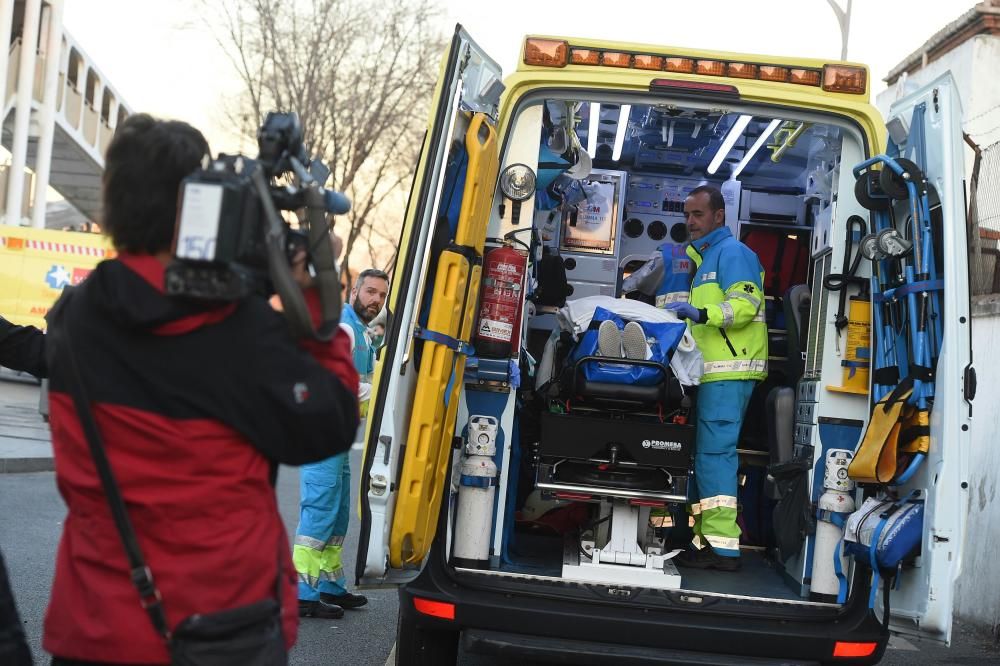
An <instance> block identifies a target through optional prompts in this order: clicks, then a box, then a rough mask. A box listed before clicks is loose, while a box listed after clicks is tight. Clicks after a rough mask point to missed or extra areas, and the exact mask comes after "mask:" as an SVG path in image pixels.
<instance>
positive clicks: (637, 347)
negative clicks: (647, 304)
mask: <svg viewBox="0 0 1000 666" xmlns="http://www.w3.org/2000/svg"><path fill="white" fill-rule="evenodd" d="M622 349H623V350H624V351H625V358H628V359H632V360H634V361H645V360H646V359H648V358H649V345H647V344H646V334H645V333H644V332H643V330H642V326H640V325H639V323H638V322H634V321H630V322H629V323H627V324H625V330H624V331H622Z"/></svg>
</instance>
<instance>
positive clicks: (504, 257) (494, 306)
mask: <svg viewBox="0 0 1000 666" xmlns="http://www.w3.org/2000/svg"><path fill="white" fill-rule="evenodd" d="M527 267H528V257H527V255H525V254H523V253H522V252H519V251H517V250H515V249H514V248H513V247H511V245H510V244H509V243H508V244H504V245H503V246H501V247H495V248H493V249H492V250H490V251H488V252H487V253H486V255H485V256H484V257H483V282H482V286H481V287H480V290H479V291H480V300H479V322H478V324H477V325H476V335H475V342H474V346H475V348H476V354H478V355H479V356H485V357H488V358H508V357H511V356H513V354H514V351H515V350H517V348H518V346H519V344H520V334H521V309H522V308H523V305H524V293H523V290H524V273H525V271H526V270H527Z"/></svg>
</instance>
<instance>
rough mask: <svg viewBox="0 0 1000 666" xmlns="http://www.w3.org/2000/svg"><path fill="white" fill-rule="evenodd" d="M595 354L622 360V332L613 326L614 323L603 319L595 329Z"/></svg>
mask: <svg viewBox="0 0 1000 666" xmlns="http://www.w3.org/2000/svg"><path fill="white" fill-rule="evenodd" d="M597 353H598V354H600V355H601V356H609V357H611V358H622V332H621V331H619V330H618V327H617V326H615V322H613V321H610V320H608V319H605V320H604V321H602V322H601V325H600V326H598V327H597Z"/></svg>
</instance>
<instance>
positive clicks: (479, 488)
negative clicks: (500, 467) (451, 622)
mask: <svg viewBox="0 0 1000 666" xmlns="http://www.w3.org/2000/svg"><path fill="white" fill-rule="evenodd" d="M497 426H498V423H497V420H496V419H495V418H493V417H492V416H479V415H475V416H470V417H469V428H468V433H467V435H466V442H465V455H464V456H463V458H462V475H461V477H460V479H459V482H458V508H457V509H456V511H455V542H454V545H453V548H452V562H453V563H454V564H455V565H457V566H463V567H470V568H477V569H485V568H487V566H489V559H490V533H491V532H492V527H493V525H492V522H493V520H492V518H493V499H494V496H495V495H496V485H497V466H496V463H494V462H493V455H494V454H496V450H497V445H496V441H497Z"/></svg>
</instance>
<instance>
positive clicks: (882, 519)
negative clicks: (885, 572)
mask: <svg viewBox="0 0 1000 666" xmlns="http://www.w3.org/2000/svg"><path fill="white" fill-rule="evenodd" d="M919 492H920V491H919V490H911V491H910V492H909V493H908V494H907V495H906V497H901V498H899V499H897V500H896V501H895V502H893V503H892V504H891V505H890V506H888V507H886V509H885V510H884V511H883V512H882V513H881V514H880V516H879V521H878V525H876V526H875V530H874V531H873V532H872V540H871V543H869V544H868V562H869V563H870V564H871V567H872V589H871V593H870V594H869V595H868V608H875V595H876V593H877V592H878V581H879V576H880V573H879V566H878V546H879V540H880V539H881V538H882V530H884V529H885V526H886V525H887V524H888V523H889V518H890V517H891V516H892V514H894V513H896V511H898V510H899V509H900V508H901V507H902V506H903V505H904V504H906V503H907V502H909V501H910V500H911V499H912V498H913V497H914V496H915V495H916V494H917V493H919ZM897 584H898V580H897Z"/></svg>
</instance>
